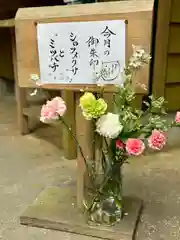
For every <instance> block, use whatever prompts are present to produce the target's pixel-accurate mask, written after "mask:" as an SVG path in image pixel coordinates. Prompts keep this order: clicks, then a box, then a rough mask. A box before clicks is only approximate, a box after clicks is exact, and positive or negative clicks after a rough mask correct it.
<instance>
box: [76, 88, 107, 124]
mask: <svg viewBox="0 0 180 240" xmlns="http://www.w3.org/2000/svg"><path fill="white" fill-rule="evenodd" d="M80 107H81V109H82V111H83V116H84V117H85V119H87V120H91V119H93V118H95V119H96V118H99V117H100V116H102V115H103V114H104V113H105V112H106V109H107V103H106V102H105V101H104V99H102V98H99V99H96V98H95V96H94V95H93V94H92V93H89V92H86V93H85V94H84V95H83V96H82V97H81V98H80Z"/></svg>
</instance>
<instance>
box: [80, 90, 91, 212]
mask: <svg viewBox="0 0 180 240" xmlns="http://www.w3.org/2000/svg"><path fill="white" fill-rule="evenodd" d="M80 96H81V93H76V137H77V139H78V142H79V144H80V146H81V148H82V150H83V153H84V156H85V158H86V160H87V161H88V162H90V161H92V160H94V159H92V158H93V155H94V148H93V147H94V144H93V140H94V130H93V125H92V122H91V121H87V120H85V118H84V117H83V115H82V111H81V109H80V107H79V99H80ZM88 183H89V179H88V176H87V173H86V168H85V164H84V159H83V157H82V155H81V153H80V151H79V149H78V153H77V207H78V208H79V209H80V210H83V209H84V206H83V199H84V194H85V187H87V185H88Z"/></svg>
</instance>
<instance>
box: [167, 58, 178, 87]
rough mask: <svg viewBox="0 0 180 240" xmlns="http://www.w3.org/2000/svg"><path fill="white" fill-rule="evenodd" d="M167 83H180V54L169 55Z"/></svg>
mask: <svg viewBox="0 0 180 240" xmlns="http://www.w3.org/2000/svg"><path fill="white" fill-rule="evenodd" d="M167 60H168V62H167V76H166V83H180V54H168V59H167Z"/></svg>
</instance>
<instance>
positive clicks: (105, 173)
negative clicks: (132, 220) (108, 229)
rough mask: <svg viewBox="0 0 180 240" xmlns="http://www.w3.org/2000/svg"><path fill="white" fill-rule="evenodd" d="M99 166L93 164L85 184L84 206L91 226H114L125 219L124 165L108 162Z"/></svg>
mask: <svg viewBox="0 0 180 240" xmlns="http://www.w3.org/2000/svg"><path fill="white" fill-rule="evenodd" d="M107 162H108V164H106V165H105V166H103V164H101V166H100V167H99V166H98V169H97V165H99V164H96V163H92V165H91V168H89V169H91V170H90V171H89V175H88V177H87V178H86V179H88V180H87V181H86V183H85V186H86V187H85V199H84V205H85V210H86V214H87V220H88V223H89V224H96V225H108V226H110V225H114V224H115V223H117V222H119V221H120V220H121V219H122V217H123V197H122V165H121V163H120V162H116V161H112V160H109V159H108V160H107Z"/></svg>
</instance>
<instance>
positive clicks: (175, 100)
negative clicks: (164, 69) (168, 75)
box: [165, 84, 180, 111]
mask: <svg viewBox="0 0 180 240" xmlns="http://www.w3.org/2000/svg"><path fill="white" fill-rule="evenodd" d="M165 98H166V100H167V108H168V110H169V111H177V110H180V84H167V85H166V88H165Z"/></svg>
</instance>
